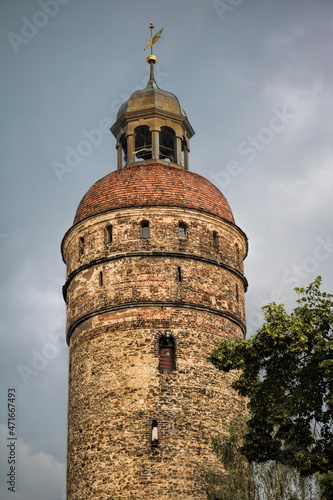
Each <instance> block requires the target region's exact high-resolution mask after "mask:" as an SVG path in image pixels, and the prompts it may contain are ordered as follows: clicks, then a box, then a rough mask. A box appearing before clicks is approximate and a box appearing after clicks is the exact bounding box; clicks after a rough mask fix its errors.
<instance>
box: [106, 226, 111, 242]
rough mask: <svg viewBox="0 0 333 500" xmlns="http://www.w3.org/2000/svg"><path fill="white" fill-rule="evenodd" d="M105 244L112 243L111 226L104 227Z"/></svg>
mask: <svg viewBox="0 0 333 500" xmlns="http://www.w3.org/2000/svg"><path fill="white" fill-rule="evenodd" d="M106 242H107V243H112V224H109V225H108V226H107V227H106Z"/></svg>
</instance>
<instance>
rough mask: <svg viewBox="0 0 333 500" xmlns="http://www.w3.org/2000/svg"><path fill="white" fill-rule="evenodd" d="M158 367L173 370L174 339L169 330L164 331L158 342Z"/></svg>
mask: <svg viewBox="0 0 333 500" xmlns="http://www.w3.org/2000/svg"><path fill="white" fill-rule="evenodd" d="M159 358H160V364H159V369H160V370H161V371H169V372H171V371H172V370H175V358H176V356H175V341H174V339H173V337H172V335H171V333H170V332H169V331H167V332H165V335H163V336H162V337H161V338H160V342H159Z"/></svg>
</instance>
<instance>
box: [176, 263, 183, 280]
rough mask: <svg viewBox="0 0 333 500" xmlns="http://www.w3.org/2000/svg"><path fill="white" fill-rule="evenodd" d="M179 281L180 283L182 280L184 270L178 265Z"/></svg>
mask: <svg viewBox="0 0 333 500" xmlns="http://www.w3.org/2000/svg"><path fill="white" fill-rule="evenodd" d="M177 281H178V282H179V283H180V282H181V281H182V270H181V267H180V266H179V267H177Z"/></svg>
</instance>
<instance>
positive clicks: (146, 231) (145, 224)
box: [141, 220, 150, 238]
mask: <svg viewBox="0 0 333 500" xmlns="http://www.w3.org/2000/svg"><path fill="white" fill-rule="evenodd" d="M149 236H150V228H149V221H147V220H143V221H142V222H141V238H149Z"/></svg>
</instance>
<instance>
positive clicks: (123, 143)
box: [119, 134, 127, 167]
mask: <svg viewBox="0 0 333 500" xmlns="http://www.w3.org/2000/svg"><path fill="white" fill-rule="evenodd" d="M119 147H121V149H122V164H123V167H124V166H125V165H126V163H127V140H126V135H125V134H122V135H121V137H120V139H119Z"/></svg>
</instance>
